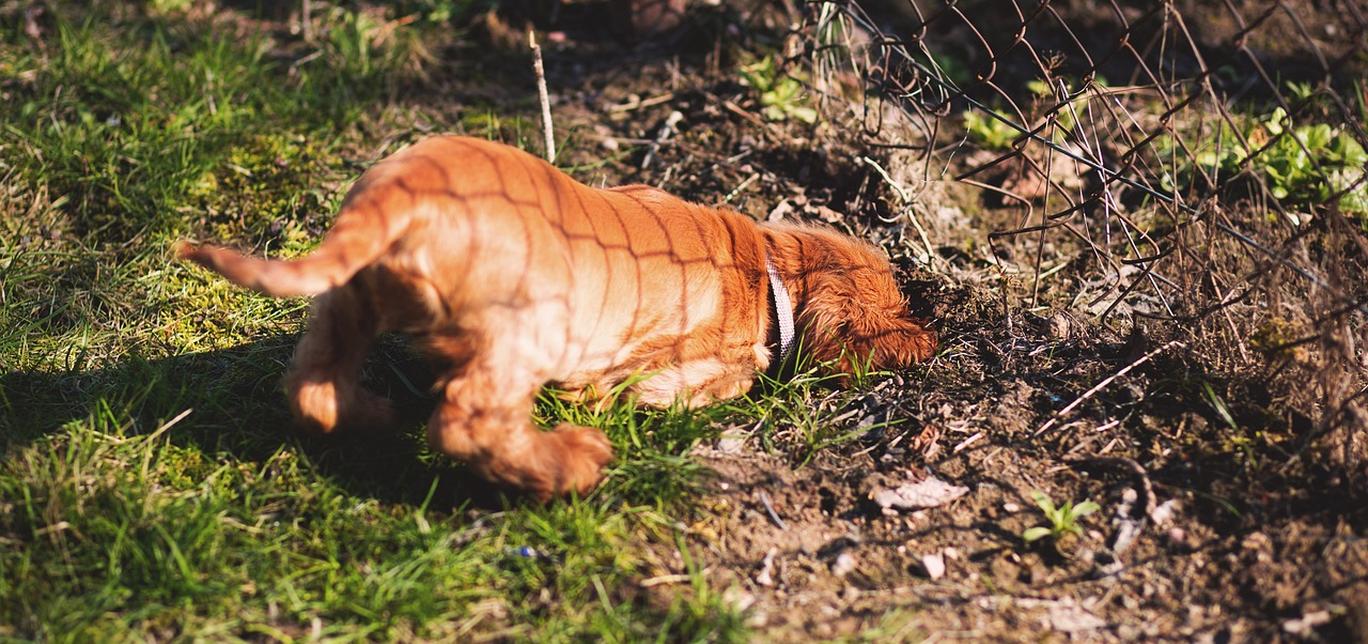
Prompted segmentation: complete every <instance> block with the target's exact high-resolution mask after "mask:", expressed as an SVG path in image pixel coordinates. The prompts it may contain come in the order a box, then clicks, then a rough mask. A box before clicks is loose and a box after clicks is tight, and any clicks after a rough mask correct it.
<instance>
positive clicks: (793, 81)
mask: <svg viewBox="0 0 1368 644" xmlns="http://www.w3.org/2000/svg"><path fill="white" fill-rule="evenodd" d="M739 73H740V75H741V84H742V85H745V86H747V87H750V88H751V89H754V90H755V91H756V92H758V93H759V95H760V105H761V106H763V107H764V114H765V118H767V119H769V120H771V121H784V120H787V119H790V118H792V119H797V120H799V121H802V122H804V123H808V124H812V123H816V122H817V110H815V109H813V108H812V107H810V106H808V105H807V95H806V93H804V91H803V83H802V81H801V80H800V79H798V78H795V77H793V76H791V75H789V74H787V73H784V72H782V71H780V70H779V68H778V66H777V65H775V63H774V58H772V57H766V58H762V59H760V60H759V61H756V62H754V63H751V64H749V65H745V66H743V67H741V69H740V72H739Z"/></svg>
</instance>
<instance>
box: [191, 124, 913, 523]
mask: <svg viewBox="0 0 1368 644" xmlns="http://www.w3.org/2000/svg"><path fill="white" fill-rule="evenodd" d="M177 252H178V253H179V255H180V256H181V257H184V258H188V259H191V260H193V261H195V262H198V263H200V264H202V265H204V266H206V267H208V268H210V269H213V270H215V271H217V272H219V273H221V274H223V275H224V276H225V277H227V278H228V279H230V280H232V281H233V282H235V283H237V284H240V285H242V286H245V287H248V288H251V289H254V290H256V291H259V292H261V293H265V294H267V295H272V296H275V297H291V296H299V295H318V298H317V300H316V301H315V304H314V310H313V316H312V319H311V320H310V322H309V329H308V332H307V333H306V334H305V335H304V338H303V340H301V341H300V343H299V346H298V348H297V349H296V351H295V355H294V361H293V364H292V366H291V368H290V372H289V374H288V375H287V376H286V389H287V393H288V395H289V398H290V401H291V405H292V407H293V411H294V415H295V417H296V418H297V419H299V421H300V422H301V423H302V424H304V425H305V426H307V427H310V428H312V429H314V430H316V431H320V432H330V431H332V430H334V429H335V428H337V427H338V426H339V425H382V424H385V423H386V422H388V420H389V418H390V408H389V404H388V402H387V401H385V400H383V399H381V398H380V397H378V396H376V395H374V394H371V393H369V392H367V391H365V390H363V389H362V388H361V387H360V386H359V384H358V380H357V379H358V373H359V370H360V367H361V363H362V361H363V360H364V358H365V356H366V352H367V350H368V348H369V347H370V345H371V341H372V340H373V339H374V338H375V336H376V334H377V333H379V332H381V331H385V330H397V331H403V332H406V333H409V334H411V335H413V336H414V337H416V338H417V339H418V340H419V341H420V342H422V343H423V345H424V346H425V348H426V349H427V350H428V351H430V352H431V353H433V354H434V355H435V356H436V357H438V358H440V359H441V360H442V361H443V363H444V364H446V365H447V368H446V370H445V372H444V374H443V376H442V378H441V380H440V383H439V384H440V391H441V396H442V399H441V402H440V403H439V405H438V408H437V410H436V412H434V413H433V415H432V418H431V420H430V422H429V424H428V440H429V441H430V442H431V444H432V445H433V447H434V448H436V449H439V450H441V451H443V452H445V453H446V454H449V455H451V456H452V457H454V458H458V459H461V460H464V461H466V462H467V463H469V464H470V466H471V467H473V468H474V469H475V470H476V471H477V472H479V473H480V474H481V475H483V476H484V477H486V478H488V479H490V480H493V481H498V482H502V483H505V484H508V485H511V486H515V487H518V488H521V489H523V490H526V491H528V492H531V493H532V494H534V495H536V496H537V497H538V498H541V499H546V498H549V497H550V496H552V495H555V494H561V493H566V492H571V491H574V492H585V491H587V490H589V489H591V488H592V487H593V486H594V485H595V484H596V483H597V482H598V481H599V478H600V476H601V474H600V470H601V469H602V467H603V466H604V464H605V463H607V462H608V461H609V460H610V459H611V458H612V448H611V446H610V445H609V443H608V440H607V438H606V437H605V436H604V435H603V433H602V432H601V431H599V430H598V429H594V428H589V427H578V426H569V425H561V426H559V427H557V428H556V429H555V431H551V432H543V431H539V430H538V429H537V428H536V427H535V426H534V425H533V423H532V404H533V399H534V397H535V396H536V394H537V392H538V391H539V390H540V389H541V387H542V386H543V385H545V384H547V383H555V384H556V386H558V387H560V388H563V389H566V390H568V391H571V392H575V393H577V394H578V395H579V396H580V397H581V398H582V399H594V398H596V397H598V396H600V395H602V394H603V393H605V392H607V391H609V390H610V389H611V388H612V387H613V386H614V385H616V384H618V383H621V382H623V381H625V380H626V379H628V378H629V377H630V376H633V375H634V374H646V375H647V376H648V377H646V378H645V379H643V380H640V381H639V382H636V383H635V384H634V385H632V386H631V388H630V390H631V391H633V392H634V393H636V394H637V396H638V398H639V400H641V401H642V402H644V403H646V404H649V405H657V406H663V405H669V404H671V403H672V402H674V401H675V400H677V399H678V400H682V401H683V402H685V403H687V404H689V405H704V404H707V403H709V402H711V401H714V400H718V399H723V398H729V397H732V396H736V395H739V394H742V393H745V392H746V391H747V390H749V389H750V388H751V384H752V382H753V380H754V377H755V373H756V372H757V371H763V370H765V369H767V368H769V367H770V366H771V363H772V362H774V361H775V360H776V359H777V358H778V356H777V355H776V353H777V352H776V351H775V349H773V348H772V347H771V344H772V343H771V340H770V339H771V338H772V337H778V336H783V337H784V339H785V340H791V338H792V335H793V331H792V329H793V328H794V326H795V325H794V324H793V323H792V320H793V318H794V317H796V321H797V324H796V327H797V329H798V336H799V338H800V340H801V343H802V345H803V346H804V347H805V349H806V350H807V351H809V352H810V353H811V354H812V355H813V357H815V358H817V359H819V360H835V361H837V364H838V366H839V367H840V368H842V369H846V370H849V369H850V366H851V362H852V360H862V359H868V360H869V361H870V363H871V364H872V365H873V366H875V367H894V366H900V365H905V364H908V363H911V362H913V361H917V360H922V359H925V358H926V357H928V356H930V355H931V353H932V351H933V350H934V349H935V346H936V341H935V338H934V337H933V336H932V335H931V334H930V333H929V332H927V331H926V330H925V329H923V328H922V327H921V326H920V325H919V324H917V322H916V321H914V320H913V319H912V318H910V317H909V316H908V313H907V303H906V302H905V301H904V299H903V297H902V295H901V294H900V293H899V291H898V288H897V286H896V284H895V283H894V281H893V275H892V271H891V270H890V268H889V264H888V261H887V259H885V258H884V257H883V256H882V255H881V254H880V253H878V252H877V251H875V250H874V249H872V248H871V247H870V246H868V245H866V244H863V243H860V242H857V241H855V240H853V239H850V238H848V237H845V236H842V235H840V234H837V233H835V232H832V231H829V230H825V229H820V228H807V227H801V226H785V225H759V224H757V223H756V222H755V221H753V220H751V219H750V218H748V217H745V216H743V215H740V214H737V213H734V212H729V211H726V210H715V209H712V208H707V207H703V206H698V205H695V204H690V203H686V202H684V201H681V200H679V199H677V198H675V197H672V196H670V195H669V194H666V193H664V192H661V191H660V190H656V189H654V188H650V187H647V186H625V187H622V188H615V189H609V190H599V189H594V188H590V187H588V186H585V185H583V184H581V183H578V182H576V181H575V180H574V179H571V178H570V177H569V176H567V175H565V174H563V173H561V172H560V171H559V170H557V169H555V168H554V167H552V166H551V165H550V164H548V163H546V162H544V161H542V160H540V159H538V158H536V157H534V156H532V155H529V154H527V153H525V152H522V151H520V150H517V149H515V148H512V147H509V146H505V145H501V144H497V143H491V142H488V141H482V140H478V139H471V138H463V137H455V136H443V137H434V138H430V139H427V140H424V141H422V142H420V143H417V144H415V145H413V146H412V147H409V148H408V149H405V150H403V151H401V152H398V153H396V154H394V155H392V156H390V157H388V158H386V159H385V160H383V161H381V162H380V163H379V164H377V165H376V166H375V167H373V168H371V169H370V170H369V171H367V172H366V173H365V174H364V175H362V177H361V179H360V180H359V181H357V182H356V185H355V186H353V187H352V189H351V191H350V192H349V193H348V194H347V197H346V200H345V201H344V202H343V204H342V210H341V212H340V214H339V215H338V217H337V223H336V224H335V225H334V226H333V228H332V230H331V231H330V232H329V233H328V235H327V237H325V238H324V240H323V242H322V244H321V245H319V247H318V249H317V250H316V251H315V252H314V253H313V254H311V255H308V256H306V257H303V258H300V259H296V260H289V261H280V260H267V259H258V258H253V257H247V256H244V255H242V254H239V253H237V252H235V251H232V250H229V249H226V248H219V247H213V246H193V245H189V244H182V245H181V246H180V247H179V248H178V251H177ZM790 307H791V308H790ZM795 313H796V316H795V315H794V314H795ZM783 349H784V351H785V352H787V350H788V343H785V346H784V347H783Z"/></svg>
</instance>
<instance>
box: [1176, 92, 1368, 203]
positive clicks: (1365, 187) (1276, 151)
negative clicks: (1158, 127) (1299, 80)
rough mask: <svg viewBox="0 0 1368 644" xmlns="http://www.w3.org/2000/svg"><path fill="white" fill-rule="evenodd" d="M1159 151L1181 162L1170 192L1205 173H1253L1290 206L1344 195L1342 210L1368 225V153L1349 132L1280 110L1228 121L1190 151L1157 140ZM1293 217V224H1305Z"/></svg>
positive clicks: (1273, 193)
mask: <svg viewBox="0 0 1368 644" xmlns="http://www.w3.org/2000/svg"><path fill="white" fill-rule="evenodd" d="M1302 91H1305V90H1302ZM1237 130H1238V131H1237ZM1237 134H1238V136H1237ZM1189 140H1190V139H1189ZM1241 141H1244V142H1245V143H1241ZM1156 149H1157V150H1158V151H1159V153H1160V155H1161V157H1167V158H1171V159H1174V160H1175V162H1174V167H1173V170H1172V171H1170V172H1168V173H1165V175H1164V177H1163V178H1162V180H1161V186H1162V187H1163V188H1164V189H1166V190H1177V189H1181V188H1182V187H1183V186H1186V185H1190V184H1192V183H1193V181H1194V179H1195V177H1196V174H1197V173H1198V172H1199V171H1200V172H1202V173H1205V174H1206V175H1208V176H1213V177H1217V178H1221V177H1229V176H1232V175H1235V174H1237V173H1239V172H1242V171H1245V170H1246V169H1248V170H1250V171H1253V172H1254V173H1256V174H1258V175H1261V176H1262V177H1263V179H1264V181H1265V183H1266V185H1267V186H1268V190H1269V193H1271V194H1272V196H1273V197H1274V198H1275V199H1277V200H1279V201H1281V202H1283V203H1284V204H1288V205H1291V206H1300V205H1311V204H1324V203H1326V202H1328V201H1329V200H1330V199H1331V198H1332V197H1336V196H1337V195H1338V199H1339V207H1340V209H1341V210H1342V211H1343V212H1345V213H1347V214H1350V215H1354V216H1357V217H1359V218H1360V219H1361V220H1362V221H1363V222H1364V223H1365V225H1368V182H1363V183H1359V184H1358V185H1357V186H1355V185H1354V184H1355V183H1356V182H1359V181H1360V179H1362V177H1363V173H1364V166H1365V165H1368V152H1365V151H1364V148H1363V145H1362V144H1360V143H1359V142H1358V140H1356V139H1355V138H1354V136H1353V134H1352V133H1351V131H1350V130H1349V129H1348V128H1342V127H1335V126H1333V125H1330V124H1328V123H1307V124H1303V125H1294V124H1293V123H1292V120H1291V118H1290V117H1289V115H1288V114H1287V112H1286V111H1285V110H1283V108H1281V107H1278V108H1275V109H1274V110H1273V111H1272V112H1270V113H1269V114H1267V115H1265V116H1262V117H1246V118H1244V119H1241V120H1240V121H1239V122H1237V124H1236V126H1235V127H1232V126H1231V125H1229V124H1227V123H1224V122H1223V123H1221V125H1220V126H1219V127H1218V128H1217V129H1216V131H1215V132H1214V133H1212V134H1208V135H1207V136H1204V137H1201V138H1200V139H1198V141H1197V144H1196V145H1195V146H1192V147H1189V148H1188V150H1187V151H1185V150H1183V148H1182V147H1181V146H1179V145H1178V143H1177V142H1176V141H1175V140H1174V139H1173V138H1172V137H1166V138H1162V139H1159V140H1157V141H1156ZM1341 193H1343V194H1341ZM1291 216H1292V217H1293V219H1294V222H1293V223H1298V224H1299V223H1301V220H1300V218H1299V217H1297V215H1295V214H1293V215H1291Z"/></svg>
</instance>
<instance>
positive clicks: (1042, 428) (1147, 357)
mask: <svg viewBox="0 0 1368 644" xmlns="http://www.w3.org/2000/svg"><path fill="white" fill-rule="evenodd" d="M1182 344H1183V342H1182V341H1181V340H1173V341H1170V342H1169V343H1168V344H1165V345H1164V346H1162V347H1159V348H1158V349H1155V350H1153V351H1151V352H1149V353H1146V354H1145V355H1143V356H1140V359H1139V360H1136V361H1135V362H1132V363H1130V364H1128V365H1126V366H1125V367H1124V368H1122V369H1121V370H1120V371H1118V372H1116V373H1114V374H1112V375H1110V376H1108V377H1106V378H1103V379H1102V382H1099V383H1097V384H1095V385H1093V388H1092V389H1089V390H1087V391H1085V392H1083V395H1082V396H1079V397H1078V398H1077V399H1075V400H1074V401H1073V402H1071V403H1069V405H1068V406H1067V407H1065V408H1063V409H1061V410H1059V411H1057V412H1055V414H1054V415H1053V416H1051V417H1050V419H1049V420H1047V421H1045V424H1044V425H1041V426H1040V429H1037V430H1035V433H1034V434H1032V436H1039V435H1041V434H1042V433H1044V432H1045V430H1047V429H1049V428H1051V427H1054V426H1055V423H1057V422H1059V419H1061V418H1063V417H1065V416H1067V415H1068V414H1069V412H1071V411H1073V410H1074V409H1075V408H1077V407H1078V406H1079V405H1081V404H1083V403H1084V402H1085V401H1087V400H1088V399H1089V398H1092V397H1093V396H1095V395H1097V392H1099V391H1102V390H1103V389H1105V388H1106V387H1107V385H1110V384H1111V383H1113V382H1115V381H1116V379H1117V378H1120V377H1121V376H1124V375H1126V374H1128V373H1130V371H1131V369H1134V368H1136V367H1138V366H1140V365H1142V364H1145V363H1146V362H1149V361H1150V359H1151V358H1153V357H1154V356H1157V355H1159V354H1160V353H1163V352H1165V351H1168V350H1169V349H1171V348H1173V347H1175V346H1181V345H1182Z"/></svg>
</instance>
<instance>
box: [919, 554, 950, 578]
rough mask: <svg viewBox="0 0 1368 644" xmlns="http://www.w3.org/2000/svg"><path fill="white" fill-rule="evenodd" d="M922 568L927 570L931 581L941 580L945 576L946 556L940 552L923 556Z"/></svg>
mask: <svg viewBox="0 0 1368 644" xmlns="http://www.w3.org/2000/svg"><path fill="white" fill-rule="evenodd" d="M921 562H922V568H924V569H926V576H927V577H930V578H931V579H940V578H941V577H944V576H945V556H944V555H942V554H941V553H939V552H933V553H931V554H929V555H922V560H921Z"/></svg>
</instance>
